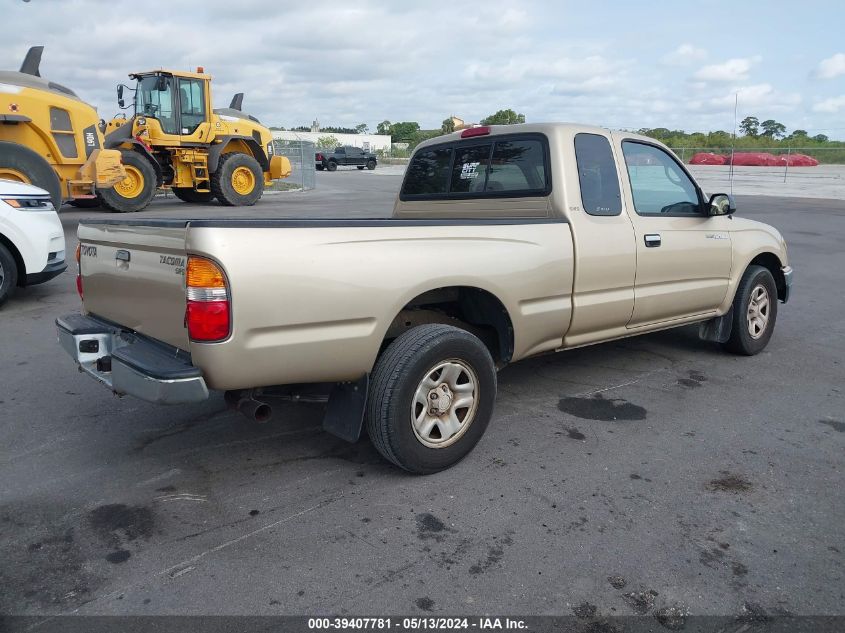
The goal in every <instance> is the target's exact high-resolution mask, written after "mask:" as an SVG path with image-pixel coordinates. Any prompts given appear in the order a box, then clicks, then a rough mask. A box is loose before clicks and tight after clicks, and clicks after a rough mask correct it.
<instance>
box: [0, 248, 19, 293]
mask: <svg viewBox="0 0 845 633" xmlns="http://www.w3.org/2000/svg"><path fill="white" fill-rule="evenodd" d="M17 285H18V265H17V263H16V262H15V258H14V257H13V256H12V254H11V253H10V252H9V249H8V248H6V247H5V246H4V245H3V244H0V306H2V305H3V304H4V303H5V302H6V299H8V298H9V297H11V296H12V292H14V290H15V286H17Z"/></svg>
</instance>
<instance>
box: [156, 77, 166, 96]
mask: <svg viewBox="0 0 845 633" xmlns="http://www.w3.org/2000/svg"><path fill="white" fill-rule="evenodd" d="M156 90H157V91H158V92H164V91H166V90H167V77H165V76H164V75H159V76H158V81H156Z"/></svg>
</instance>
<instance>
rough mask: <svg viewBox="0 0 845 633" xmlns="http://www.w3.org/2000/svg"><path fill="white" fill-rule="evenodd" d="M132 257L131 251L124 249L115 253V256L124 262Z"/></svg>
mask: <svg viewBox="0 0 845 633" xmlns="http://www.w3.org/2000/svg"><path fill="white" fill-rule="evenodd" d="M131 257H132V255H131V253H130V252H129V251H125V250H123V249H121V250H119V251H117V252H116V253H115V254H114V258H115V259H119V260H120V261H122V262H128V261H129V259H130V258H131Z"/></svg>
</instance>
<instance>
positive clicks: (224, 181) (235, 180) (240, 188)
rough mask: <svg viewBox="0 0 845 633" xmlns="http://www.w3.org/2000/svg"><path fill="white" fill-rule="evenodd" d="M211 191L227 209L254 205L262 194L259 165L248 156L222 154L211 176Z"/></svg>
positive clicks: (232, 153)
mask: <svg viewBox="0 0 845 633" xmlns="http://www.w3.org/2000/svg"><path fill="white" fill-rule="evenodd" d="M211 191H212V193H213V194H214V197H215V198H217V200H218V201H219V202H220V204H223V205H225V206H227V207H249V206H252V205H254V204H255V203H256V202H258V199H259V198H260V197H261V194H262V193H264V173H263V172H262V171H261V165H259V164H258V161H257V160H255V158H253V157H252V156H250V155H249V154H242V153H238V152H230V153H228V154H223V155H222V156H221V157H220V162H219V163H218V165H217V171H215V172H214V173H213V174H212V175H211Z"/></svg>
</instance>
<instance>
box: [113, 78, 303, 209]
mask: <svg viewBox="0 0 845 633" xmlns="http://www.w3.org/2000/svg"><path fill="white" fill-rule="evenodd" d="M129 77H130V79H133V80H134V81H135V86H134V88H132V87H129V86H125V85H123V84H121V85H120V86H118V87H117V100H118V105H119V106H120V107H121V108H124V109H127V108H131V117H130V118H128V119H127V118H125V117H124V118H114V119H112V120H111V121H110V122H109V123H108V124H107V125H106V129H105V134H106V136H105V147H107V148H110V149H118V150H120V153H121V156H122V162H123V165H124V167H125V169H126V178H125V179H124V180H123V181H122V182H120V183H118V184H117V185H116V186H115V187H114V188H113V189H110V190H106V191H100V192H99V193H98V197H99V199H100V202H101V203H102V205H103V206H105V207H106V208H108V209H110V210H112V211H119V212H129V211H138V210H140V209H143V208H144V207H145V206H147V204H149V202H150V200H151V199H152V197H153V195H154V194H155V191H156V188H165V189H171V190H172V191H173V193H174V194H175V195H176V197H178V198H179V199H180V200H183V201H185V202H210V201H211V200H212V199H213V198H217V200H218V202H220V204H223V205H227V206H242V205H252V204H255V203H256V202H257V201H258V199H259V198H260V197H261V195H262V193H263V192H264V186H265V185H269V184H271V183H272V181H273V180H276V179H279V178H286V177H288V176H289V175H290V171H291V167H290V161H288V159H287V158H285V157H283V156H276V155H275V154H274V152H273V135H272V134H271V132H270V130H269V129H267V128H266V127H264V126H263V125H261V123H260V122H259V121H258V119H256V118H255V117H252V116H250V115H248V114H245V113H243V112H242V111H241V103H242V100H243V94H238V95H235V98H234V99H233V100H232V103H231V105H230V106H229V107H228V108H223V109H218V110H213V109H212V107H211V103H212V101H211V75H207V74H205V73H204V72H203V69H202V68H198V69H197V72H195V73H190V72H182V71H175V70H153V71H149V72H140V73H132V74H131V75H129ZM127 90H128V91H132V92H133V93H134V97H133V99H132V103H131V104H129V105H127V103H126V101H125V98H124V92H125V91H127Z"/></svg>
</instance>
